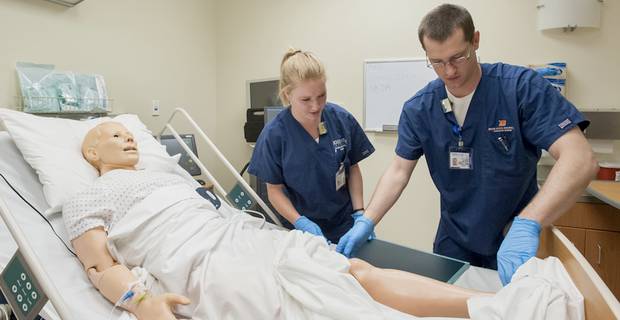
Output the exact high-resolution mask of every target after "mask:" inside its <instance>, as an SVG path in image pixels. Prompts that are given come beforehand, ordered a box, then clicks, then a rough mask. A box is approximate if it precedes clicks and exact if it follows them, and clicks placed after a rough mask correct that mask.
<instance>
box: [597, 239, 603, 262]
mask: <svg viewBox="0 0 620 320" xmlns="http://www.w3.org/2000/svg"><path fill="white" fill-rule="evenodd" d="M596 246H597V247H598V261H597V262H596V264H598V265H600V264H601V254H602V251H603V248H601V245H600V244H599V243H597V244H596Z"/></svg>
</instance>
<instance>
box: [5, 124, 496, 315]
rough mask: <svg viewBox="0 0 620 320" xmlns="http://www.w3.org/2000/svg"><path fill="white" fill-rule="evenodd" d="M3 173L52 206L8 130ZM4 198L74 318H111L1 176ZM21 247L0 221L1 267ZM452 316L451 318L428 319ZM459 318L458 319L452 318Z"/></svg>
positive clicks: (474, 284) (490, 277)
mask: <svg viewBox="0 0 620 320" xmlns="http://www.w3.org/2000/svg"><path fill="white" fill-rule="evenodd" d="M0 150H1V153H0V173H2V174H3V175H4V176H5V177H6V179H8V180H9V182H11V184H12V185H13V187H15V188H16V189H17V190H18V191H19V192H20V193H21V194H22V196H23V197H24V198H26V199H27V200H28V201H29V202H30V203H31V204H32V205H33V206H34V207H35V208H37V209H38V210H39V211H41V212H44V211H45V210H46V209H47V208H49V206H48V205H47V203H46V202H45V198H44V196H43V191H42V186H41V184H40V183H39V181H38V177H37V176H36V174H35V172H34V171H33V170H32V168H31V167H30V166H29V165H28V164H27V163H26V162H25V161H24V159H23V158H22V156H21V153H20V152H19V150H18V149H17V147H16V146H15V145H14V144H13V142H12V140H11V138H10V136H9V135H8V134H7V133H6V132H2V131H0ZM0 198H2V199H3V200H4V201H5V202H6V204H7V206H8V207H9V210H11V212H13V214H14V216H15V218H16V220H17V221H18V224H19V225H20V227H21V228H22V230H23V231H24V232H27V234H28V236H29V238H28V239H29V242H30V244H31V245H32V246H33V249H34V252H35V254H36V255H37V256H38V258H39V259H40V260H41V261H42V264H43V269H44V270H45V271H46V272H47V274H48V275H49V276H50V278H51V279H52V282H53V284H54V285H55V286H56V288H58V289H59V291H60V294H61V296H62V298H63V299H64V300H65V302H66V304H67V305H68V307H69V311H70V312H71V314H72V315H73V317H74V319H93V320H107V319H109V316H110V311H111V309H112V304H111V303H109V302H108V301H107V300H106V299H105V298H103V297H102V296H101V294H99V292H98V291H97V290H95V289H94V288H93V287H92V285H91V284H90V282H89V281H88V279H87V277H86V274H85V273H84V271H83V270H82V268H81V264H80V262H79V260H78V259H77V258H75V257H74V256H73V255H71V253H69V252H68V251H67V249H66V248H65V247H64V246H63V244H62V243H61V242H60V240H58V238H56V236H55V235H54V234H53V232H52V230H51V229H50V227H49V226H48V225H47V224H46V223H45V222H44V221H43V219H42V218H41V217H40V216H39V215H38V214H37V213H36V212H34V210H32V208H30V207H29V206H28V205H27V204H26V203H25V202H24V201H23V200H21V199H20V198H19V197H18V196H17V195H16V194H15V193H14V192H13V191H12V190H11V189H10V188H9V187H8V186H7V185H6V183H5V182H4V180H2V179H1V178H0ZM50 222H51V223H52V225H53V226H54V229H55V230H56V232H57V233H58V234H59V235H60V236H61V237H63V238H65V239H66V233H65V230H64V225H63V221H62V217H61V216H60V214H55V215H53V216H52V218H51V220H50ZM16 250H17V245H16V244H15V242H14V240H13V238H12V237H11V235H10V233H9V231H8V230H7V228H6V226H5V225H4V222H3V221H2V220H1V219H0V270H2V269H3V268H4V266H5V265H6V263H8V261H9V259H10V258H11V257H12V256H13V254H14V253H15V251H16ZM455 284H456V285H459V286H462V287H467V288H472V289H479V290H484V291H492V292H496V291H498V290H499V288H501V283H500V282H499V277H498V276H497V272H496V271H493V270H487V269H482V268H477V267H470V268H469V269H468V270H467V271H466V272H465V273H464V274H463V275H462V276H461V277H460V278H459V280H458V281H457V282H456V283H455ZM114 313H115V314H114V317H113V318H114V319H117V318H119V317H120V318H121V319H123V318H124V319H130V318H132V317H130V316H129V315H128V314H127V313H121V312H119V311H115V312H114ZM41 315H42V316H43V317H44V318H45V319H47V320H56V319H60V317H59V316H58V315H57V314H56V312H55V311H54V310H53V307H52V306H51V304H50V303H49V302H48V304H47V305H46V307H45V308H44V309H43V311H42V312H41ZM428 319H447V318H428ZM451 319H454V318H451Z"/></svg>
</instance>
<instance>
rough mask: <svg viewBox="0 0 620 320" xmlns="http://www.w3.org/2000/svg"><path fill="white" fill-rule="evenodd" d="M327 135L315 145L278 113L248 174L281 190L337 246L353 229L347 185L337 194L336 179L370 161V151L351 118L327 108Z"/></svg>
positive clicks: (290, 118)
mask: <svg viewBox="0 0 620 320" xmlns="http://www.w3.org/2000/svg"><path fill="white" fill-rule="evenodd" d="M321 121H323V122H324V123H325V127H326V128H327V133H325V134H323V135H321V136H320V137H319V142H318V143H317V142H316V141H315V140H314V139H313V138H312V136H311V135H310V134H309V133H308V132H307V131H306V130H305V129H304V128H303V127H302V125H301V124H300V123H299V122H298V121H297V120H296V119H295V118H294V117H293V114H292V113H291V110H290V108H286V109H285V110H283V111H282V112H280V113H279V114H278V115H277V116H276V117H275V118H274V119H273V120H272V121H271V122H269V123H268V124H267V125H266V126H265V128H264V129H263V131H262V132H261V134H260V136H259V137H258V140H257V142H256V147H255V148H254V153H253V154H252V159H251V161H250V166H249V168H248V172H249V173H251V174H253V175H255V176H257V177H258V178H260V179H261V180H263V181H265V182H267V183H270V184H283V185H284V187H285V188H284V191H285V194H286V195H287V196H288V198H289V199H290V200H291V203H292V204H293V206H295V209H297V212H299V214H300V215H303V216H306V217H308V218H309V219H310V220H312V221H314V222H315V223H317V224H318V225H319V226H320V227H321V230H322V231H323V233H324V234H325V236H326V238H327V239H329V240H331V241H333V242H337V241H338V239H339V238H340V237H341V236H342V235H343V234H344V233H345V232H347V231H348V229H349V228H350V227H351V226H352V225H353V219H352V218H351V214H352V212H353V207H352V205H351V196H350V195H349V188H348V184H346V185H344V186H343V187H341V188H340V189H339V190H336V173H337V171H338V169H339V167H340V164H341V163H342V164H344V168H345V173H346V177H347V181H348V178H349V169H350V168H351V166H352V165H354V164H356V163H358V162H360V161H361V160H363V159H364V158H366V157H368V156H369V155H371V154H372V153H373V152H374V151H375V148H374V147H373V146H372V144H371V143H370V141H369V140H368V137H366V134H365V133H364V131H363V130H362V128H361V127H360V125H359V123H358V122H357V121H356V120H355V118H354V117H353V116H352V115H351V114H350V113H349V112H348V111H346V110H345V109H343V108H342V107H340V106H338V105H335V104H333V103H329V102H328V103H327V104H326V105H325V108H324V109H323V112H322V113H321Z"/></svg>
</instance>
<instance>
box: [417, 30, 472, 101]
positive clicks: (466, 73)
mask: <svg viewBox="0 0 620 320" xmlns="http://www.w3.org/2000/svg"><path fill="white" fill-rule="evenodd" d="M479 43H480V33H479V32H478V31H476V33H475V34H474V38H473V41H472V43H470V42H467V41H465V35H464V33H463V30H462V29H460V28H456V29H455V30H454V32H452V35H451V36H450V37H448V39H446V40H445V41H443V42H438V41H435V40H432V39H430V38H428V37H424V47H425V48H426V56H427V58H428V61H429V62H430V63H431V64H432V65H433V69H434V70H435V72H436V73H437V76H438V77H439V78H441V80H443V82H444V83H445V84H446V87H447V88H448V90H449V91H450V92H451V93H452V94H453V95H455V96H457V97H460V96H465V95H467V94H469V93H471V91H473V90H474V88H475V87H476V85H477V84H478V81H479V72H480V71H479V66H478V59H477V58H476V50H477V49H478V45H479Z"/></svg>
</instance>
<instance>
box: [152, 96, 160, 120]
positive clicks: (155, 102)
mask: <svg viewBox="0 0 620 320" xmlns="http://www.w3.org/2000/svg"><path fill="white" fill-rule="evenodd" d="M151 106H152V107H153V109H152V113H151V114H152V115H153V117H157V116H159V111H160V105H159V100H153V103H152V104H151Z"/></svg>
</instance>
